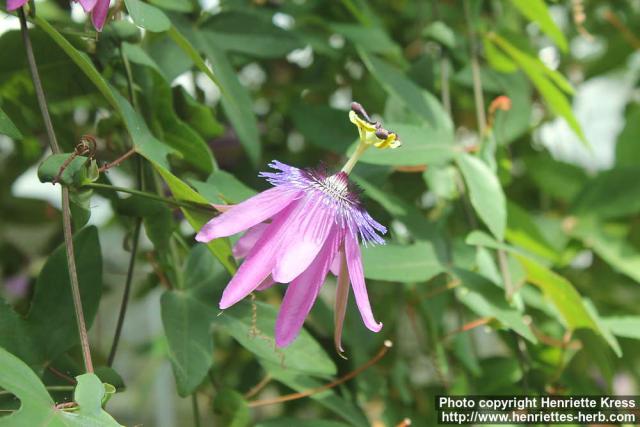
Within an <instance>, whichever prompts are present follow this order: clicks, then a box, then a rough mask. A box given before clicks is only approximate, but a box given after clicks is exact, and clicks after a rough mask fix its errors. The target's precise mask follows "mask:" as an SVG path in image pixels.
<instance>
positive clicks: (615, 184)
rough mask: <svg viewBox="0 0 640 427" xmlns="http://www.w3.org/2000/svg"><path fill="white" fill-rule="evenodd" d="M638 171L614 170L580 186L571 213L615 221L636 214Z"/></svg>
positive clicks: (639, 204) (639, 202)
mask: <svg viewBox="0 0 640 427" xmlns="http://www.w3.org/2000/svg"><path fill="white" fill-rule="evenodd" d="M639 180H640V168H639V167H637V166H636V167H626V168H616V169H611V170H608V171H604V172H601V173H600V174H599V175H598V176H596V177H595V178H593V179H591V180H589V181H587V182H585V183H584V186H583V187H582V191H581V192H580V193H579V194H578V195H577V196H576V199H575V200H574V202H573V209H572V210H573V213H574V214H575V215H578V216H581V217H596V218H599V219H610V218H618V217H622V216H625V215H632V214H637V213H638V212H640V187H639V186H637V185H630V183H634V182H639Z"/></svg>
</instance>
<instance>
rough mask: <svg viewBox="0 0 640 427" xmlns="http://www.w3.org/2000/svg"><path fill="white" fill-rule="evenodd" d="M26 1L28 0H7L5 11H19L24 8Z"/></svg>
mask: <svg viewBox="0 0 640 427" xmlns="http://www.w3.org/2000/svg"><path fill="white" fill-rule="evenodd" d="M27 1H28V0H7V10H8V11H9V12H11V11H13V10H16V9H19V8H21V7H22V6H24V4H25V3H26V2H27Z"/></svg>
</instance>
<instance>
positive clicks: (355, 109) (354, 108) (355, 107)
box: [351, 102, 375, 124]
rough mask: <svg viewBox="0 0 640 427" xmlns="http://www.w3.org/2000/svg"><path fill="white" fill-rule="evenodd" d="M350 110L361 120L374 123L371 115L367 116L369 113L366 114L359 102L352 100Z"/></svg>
mask: <svg viewBox="0 0 640 427" xmlns="http://www.w3.org/2000/svg"><path fill="white" fill-rule="evenodd" d="M351 111H353V112H354V113H356V114H357V115H358V116H359V117H360V118H361V119H362V120H366V121H367V122H368V123H370V124H375V122H374V121H373V120H371V117H369V115H368V114H367V111H366V110H365V109H364V107H363V106H362V105H360V103H358V102H352V103H351Z"/></svg>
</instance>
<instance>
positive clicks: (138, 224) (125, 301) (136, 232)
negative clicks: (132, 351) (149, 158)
mask: <svg viewBox="0 0 640 427" xmlns="http://www.w3.org/2000/svg"><path fill="white" fill-rule="evenodd" d="M120 57H121V58H122V62H123V63H124V68H125V71H126V75H127V89H128V94H129V101H130V102H131V103H132V104H133V105H134V108H135V109H136V110H138V108H137V102H136V98H135V92H134V90H133V75H132V73H131V66H130V64H129V61H128V60H127V57H126V56H125V55H124V53H123V52H122V46H121V47H120ZM134 153H135V147H133V144H132V147H131V149H129V151H127V152H126V153H125V154H124V155H122V156H121V157H120V158H118V159H116V160H115V161H113V162H111V163H109V164H108V165H106V166H104V168H105V170H106V169H108V168H109V167H113V166H114V165H115V166H117V165H119V164H120V163H121V162H123V161H124V160H125V159H126V158H128V157H129V156H131V155H133V154H134ZM136 169H137V175H138V177H137V181H138V190H142V189H143V187H144V185H143V184H144V183H143V178H144V173H143V170H142V160H141V159H140V157H138V158H137V159H136ZM141 228H142V217H137V218H136V219H135V226H134V228H133V242H132V245H131V255H129V267H128V268H127V278H126V280H125V284H124V291H123V292H122V301H121V302H120V312H119V313H118V322H117V323H116V330H115V332H114V335H113V343H112V344H111V350H110V351H109V357H108V359H107V366H112V365H113V361H114V359H115V357H116V351H118V344H119V343H120V335H121V334H122V328H123V326H124V318H125V316H126V314H127V308H128V307H129V295H130V294H131V284H132V282H133V272H134V269H135V265H136V255H137V254H138V242H139V241H140V230H141Z"/></svg>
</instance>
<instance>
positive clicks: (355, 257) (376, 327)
mask: <svg viewBox="0 0 640 427" xmlns="http://www.w3.org/2000/svg"><path fill="white" fill-rule="evenodd" d="M344 246H345V255H346V257H347V268H348V269H349V278H350V279H351V286H352V287H353V294H354V295H355V297H356V304H357V305H358V310H360V316H362V321H363V322H364V325H365V326H366V327H367V328H368V329H370V330H371V331H373V332H379V331H380V329H382V323H379V322H376V320H375V319H374V318H373V313H372V312H371V304H370V303H369V296H368V295H367V287H366V286H365V283H364V272H363V271H362V256H361V255H360V246H358V239H357V237H355V236H354V235H352V234H351V233H347V234H346V236H345V238H344Z"/></svg>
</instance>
